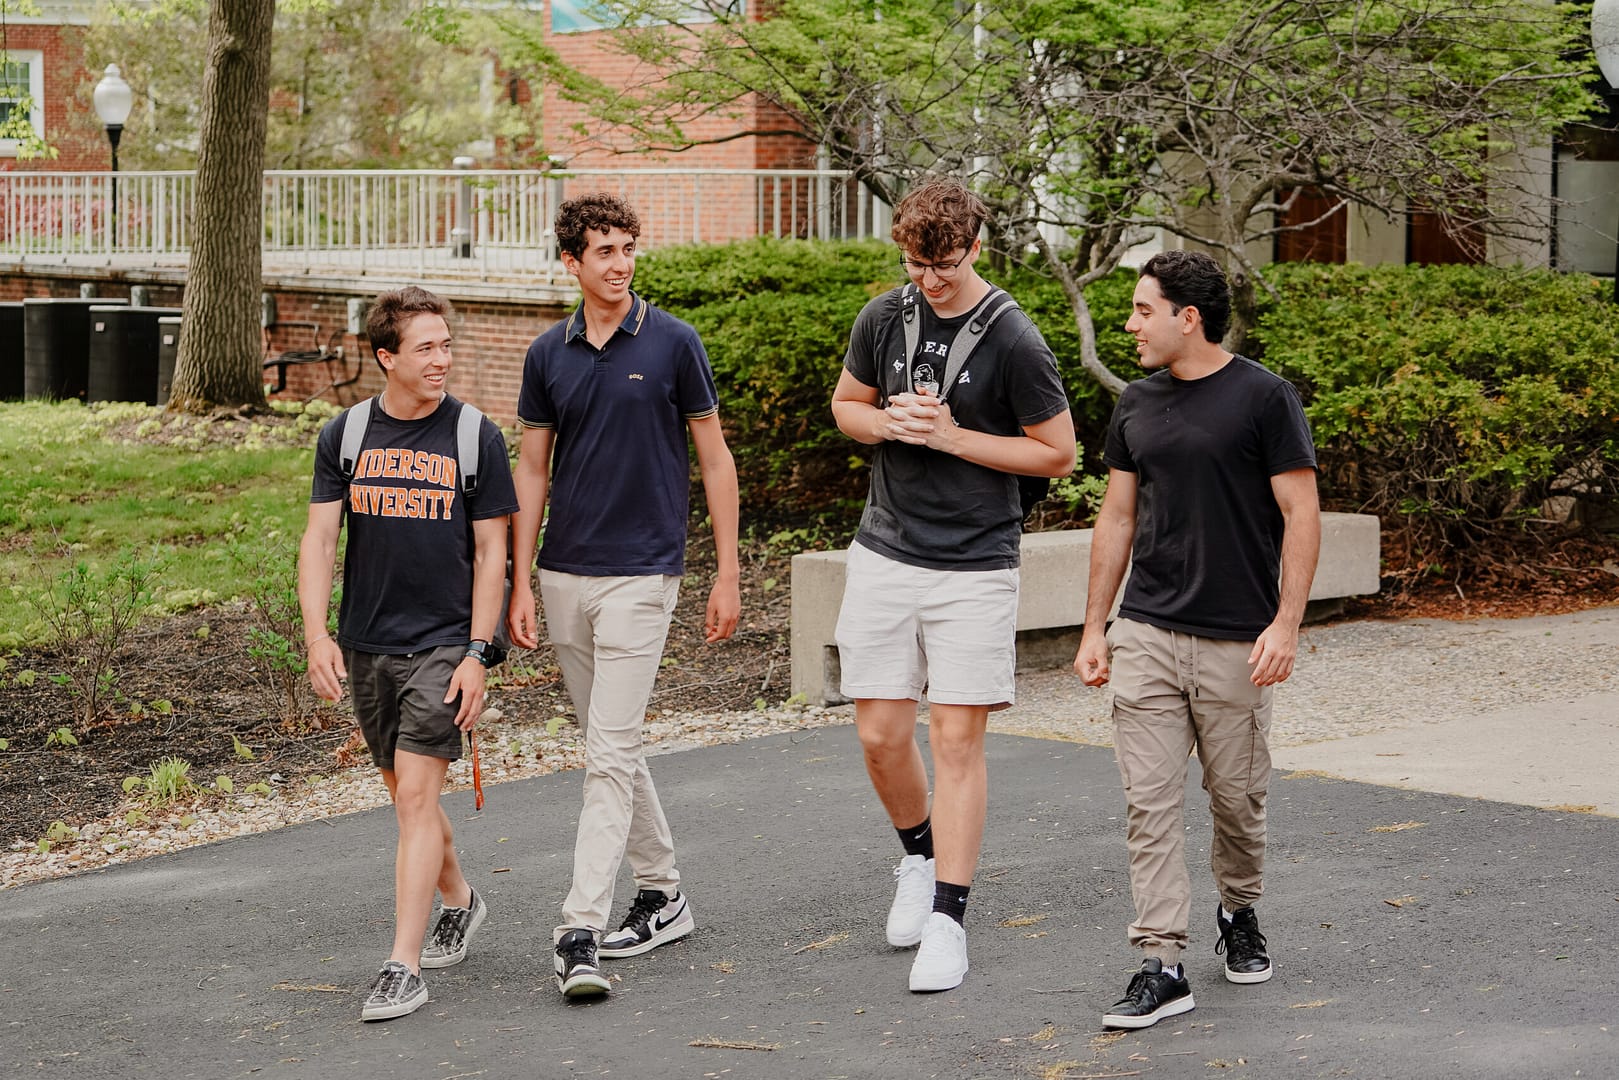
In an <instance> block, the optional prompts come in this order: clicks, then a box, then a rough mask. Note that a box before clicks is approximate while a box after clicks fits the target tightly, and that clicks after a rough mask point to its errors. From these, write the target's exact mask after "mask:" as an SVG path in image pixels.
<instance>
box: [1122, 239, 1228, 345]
mask: <svg viewBox="0 0 1619 1080" xmlns="http://www.w3.org/2000/svg"><path fill="white" fill-rule="evenodd" d="M1141 276H1142V277H1150V278H1153V279H1154V280H1156V281H1157V282H1158V288H1159V290H1160V291H1161V292H1162V293H1163V294H1164V299H1165V300H1168V301H1169V302H1170V303H1171V304H1174V305H1175V306H1176V307H1177V308H1187V307H1195V308H1197V313H1198V314H1199V315H1201V316H1203V337H1204V338H1205V339H1206V340H1208V341H1212V342H1214V343H1215V344H1216V345H1218V344H1219V343H1220V342H1221V341H1223V340H1224V339H1225V332H1226V329H1227V328H1228V327H1229V326H1230V325H1231V285H1230V284H1229V283H1228V282H1227V281H1226V276H1225V271H1224V270H1222V269H1220V264H1219V263H1217V262H1215V261H1214V260H1213V259H1212V258H1210V257H1209V256H1207V255H1205V254H1203V252H1201V251H1160V252H1159V253H1158V254H1156V255H1154V256H1153V257H1152V258H1150V259H1148V260H1147V262H1146V264H1145V265H1144V266H1142V268H1141Z"/></svg>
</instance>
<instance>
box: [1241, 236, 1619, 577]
mask: <svg viewBox="0 0 1619 1080" xmlns="http://www.w3.org/2000/svg"><path fill="white" fill-rule="evenodd" d="M1270 274H1271V276H1272V279H1273V280H1274V282H1275V283H1276V286H1277V289H1278V291H1279V293H1280V294H1281V301H1280V303H1277V302H1275V301H1272V300H1269V299H1268V298H1267V299H1266V300H1265V301H1264V302H1263V303H1262V304H1261V306H1260V310H1259V321H1258V326H1257V327H1256V328H1255V330H1254V332H1253V336H1252V338H1251V339H1250V340H1251V342H1252V346H1253V349H1254V352H1255V354H1256V356H1257V357H1258V358H1260V359H1262V360H1263V361H1264V362H1265V363H1266V364H1268V365H1269V366H1270V367H1271V368H1273V369H1275V370H1277V371H1279V372H1281V373H1282V374H1284V375H1286V376H1287V377H1288V378H1290V379H1292V380H1293V382H1294V383H1295V384H1296V385H1297V386H1298V387H1299V388H1300V391H1301V393H1302V394H1303V396H1304V399H1305V403H1306V411H1307V412H1308V414H1309V417H1310V422H1311V424H1312V426H1313V428H1314V432H1315V438H1316V444H1317V446H1318V448H1319V451H1320V458H1321V465H1322V474H1323V489H1324V492H1325V493H1326V494H1327V495H1328V496H1329V497H1330V498H1332V499H1334V500H1335V501H1336V502H1337V503H1339V504H1342V505H1347V506H1351V507H1354V508H1357V509H1364V510H1367V511H1370V512H1373V513H1376V514H1378V515H1379V516H1381V517H1382V518H1383V519H1384V522H1385V524H1388V525H1394V526H1396V527H1401V526H1403V527H1407V528H1410V529H1411V530H1412V531H1413V534H1414V538H1415V539H1416V541H1417V544H1416V546H1417V547H1418V548H1426V549H1427V551H1428V552H1429V554H1430V555H1436V554H1437V553H1438V552H1439V551H1442V550H1444V549H1445V548H1447V547H1448V548H1450V549H1458V548H1461V549H1465V548H1466V547H1468V546H1469V545H1471V544H1473V543H1476V542H1477V541H1479V540H1481V539H1483V538H1484V537H1486V536H1488V535H1491V534H1499V532H1500V531H1501V530H1502V529H1503V527H1507V526H1512V525H1516V524H1520V523H1522V522H1523V521H1525V520H1527V519H1532V518H1534V517H1535V516H1537V515H1538V513H1539V510H1540V507H1541V504H1542V503H1543V502H1544V500H1545V499H1546V497H1547V496H1549V495H1553V494H1558V493H1574V494H1597V493H1601V494H1604V495H1606V496H1608V497H1611V496H1612V494H1613V493H1614V491H1615V481H1616V480H1619V317H1616V311H1615V308H1614V306H1613V304H1612V303H1611V302H1610V301H1608V300H1607V299H1606V298H1605V294H1606V293H1607V291H1608V288H1609V286H1607V285H1606V284H1599V283H1597V282H1596V281H1594V280H1593V279H1592V278H1589V277H1585V276H1580V275H1573V274H1557V273H1552V272H1550V271H1525V270H1503V269H1496V268H1489V267H1467V266H1441V267H1416V266H1412V267H1407V266H1379V267H1371V268H1367V267H1359V266H1337V267H1332V266H1318V265H1307V264H1295V265H1288V266H1279V267H1275V268H1273V269H1272V271H1270Z"/></svg>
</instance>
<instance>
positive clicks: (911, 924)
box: [888, 855, 933, 949]
mask: <svg viewBox="0 0 1619 1080" xmlns="http://www.w3.org/2000/svg"><path fill="white" fill-rule="evenodd" d="M894 877H896V878H897V879H898V883H897V884H896V885H895V886H894V903H893V906H892V907H890V908H889V909H888V943H889V944H890V945H892V946H894V947H895V948H896V949H908V948H910V947H911V946H912V945H915V944H916V943H917V942H919V941H921V940H922V926H923V924H924V923H926V922H927V921H928V916H929V915H931V914H933V860H932V859H924V858H922V856H920V855H907V856H905V858H903V859H901V860H900V861H899V865H898V866H896V867H894Z"/></svg>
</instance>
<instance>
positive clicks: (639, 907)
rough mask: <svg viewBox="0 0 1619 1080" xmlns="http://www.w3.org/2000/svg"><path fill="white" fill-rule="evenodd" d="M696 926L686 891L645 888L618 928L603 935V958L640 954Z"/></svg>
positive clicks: (636, 895)
mask: <svg viewBox="0 0 1619 1080" xmlns="http://www.w3.org/2000/svg"><path fill="white" fill-rule="evenodd" d="M696 928H697V923H696V922H694V921H693V920H692V916H691V905H690V904H688V903H687V902H686V894H685V893H675V895H674V896H672V897H671V896H668V895H666V894H665V893H664V892H663V890H661V889H642V890H641V891H640V892H638V893H636V894H635V903H633V904H631V905H630V913H629V914H628V915H626V916H625V917H624V921H623V922H622V923H620V924H619V927H618V929H617V930H615V931H613V932H612V933H611V934H608V935H607V936H606V937H604V938H602V943H601V955H602V959H604V960H614V959H619V958H621V957H625V956H640V955H641V954H642V953H644V952H651V951H652V950H653V949H656V948H657V947H658V946H659V945H665V944H667V943H669V942H671V941H675V940H677V939H678V938H683V937H685V936H686V935H687V934H689V933H691V932H692V931H693V930H695V929H696Z"/></svg>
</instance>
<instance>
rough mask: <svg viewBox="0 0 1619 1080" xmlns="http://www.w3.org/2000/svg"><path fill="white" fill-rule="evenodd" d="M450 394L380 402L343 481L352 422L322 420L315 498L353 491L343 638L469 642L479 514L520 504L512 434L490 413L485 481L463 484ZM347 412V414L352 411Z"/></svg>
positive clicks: (390, 643)
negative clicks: (428, 408)
mask: <svg viewBox="0 0 1619 1080" xmlns="http://www.w3.org/2000/svg"><path fill="white" fill-rule="evenodd" d="M460 414H461V403H460V402H459V401H457V400H456V399H455V398H453V397H450V396H449V395H448V394H446V395H445V396H444V400H443V401H441V402H440V403H439V407H438V408H437V409H436V410H434V412H433V413H432V415H430V416H425V417H423V418H422V419H420V420H396V419H394V418H393V417H391V416H389V415H388V414H386V413H384V412H383V411H382V409H381V408H379V407H378V406H377V405H375V404H373V405H372V408H371V424H370V427H369V428H368V429H367V431H366V435H365V442H364V443H363V444H361V450H360V455H359V457H358V458H357V459H356V461H355V465H354V479H353V481H352V482H351V483H350V484H348V485H346V491H345V485H344V483H343V471H342V469H341V467H340V465H339V463H338V458H339V456H340V452H339V450H340V448H339V442H340V440H341V429H342V425H341V424H339V423H337V422H336V421H335V420H334V421H332V422H331V423H328V424H327V425H326V426H325V427H324V428H322V429H321V433H320V439H319V441H318V442H317V444H316V447H315V482H314V486H313V488H312V490H311V492H310V496H309V501H310V502H316V503H322V502H335V501H336V500H338V499H341V498H343V497H344V495H345V494H346V495H347V497H348V514H347V527H348V531H349V538H348V550H347V552H346V553H345V555H344V557H343V603H342V607H341V608H340V609H339V611H338V617H337V640H338V643H339V644H341V645H342V646H343V647H344V648H346V649H356V650H358V651H360V652H368V653H383V654H399V655H402V654H405V653H413V652H419V651H421V650H422V649H430V648H434V647H436V646H439V645H465V644H466V643H467V642H468V641H469V640H470V639H471V636H472V556H473V542H472V523H473V522H474V521H479V520H482V519H484V518H491V517H500V516H501V515H503V514H510V513H512V512H513V511H515V510H516V509H517V491H516V489H515V488H514V487H513V486H512V471H511V465H510V464H509V462H508V460H507V457H506V440H505V439H504V438H502V437H501V434H500V428H498V427H496V426H495V423H494V421H492V420H490V419H489V418H488V417H485V418H484V421H483V430H482V432H481V438H480V441H479V446H478V488H477V491H476V492H474V493H473V495H472V497H471V498H470V499H469V498H468V497H467V495H466V494H465V493H464V492H463V491H462V490H461V478H460V475H459V466H458V463H457V461H456V444H455V425H456V419H457V417H459V416H460ZM345 415H346V414H345Z"/></svg>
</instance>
